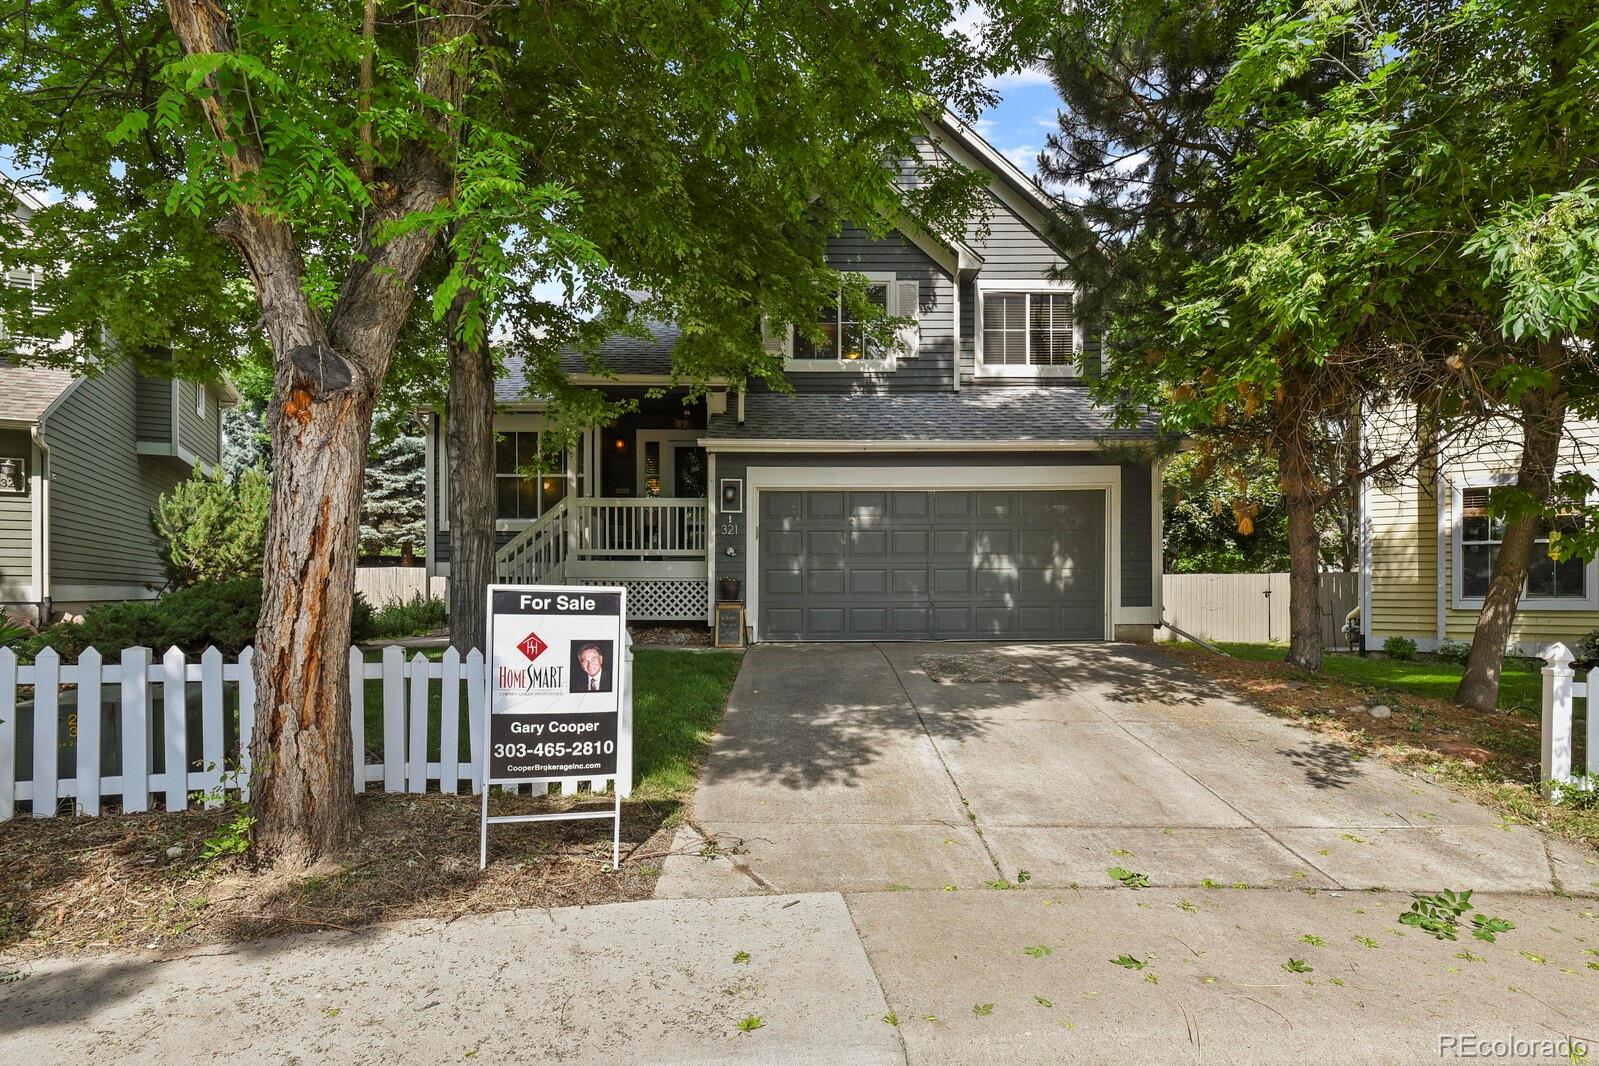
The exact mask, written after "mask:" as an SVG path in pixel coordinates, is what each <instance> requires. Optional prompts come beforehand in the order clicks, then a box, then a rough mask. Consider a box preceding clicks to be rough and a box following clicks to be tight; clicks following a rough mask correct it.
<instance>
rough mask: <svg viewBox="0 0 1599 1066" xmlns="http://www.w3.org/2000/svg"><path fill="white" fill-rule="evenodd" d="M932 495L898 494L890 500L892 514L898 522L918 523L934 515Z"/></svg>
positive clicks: (917, 493) (920, 493)
mask: <svg viewBox="0 0 1599 1066" xmlns="http://www.w3.org/2000/svg"><path fill="white" fill-rule="evenodd" d="M930 495H931V494H930V493H926V492H896V493H894V494H893V495H892V496H891V497H890V499H889V507H890V514H891V515H892V517H893V519H894V521H896V522H916V521H920V520H922V519H925V518H927V517H929V515H930V514H931V513H932V510H931V509H932V504H931V502H930V499H929V497H930Z"/></svg>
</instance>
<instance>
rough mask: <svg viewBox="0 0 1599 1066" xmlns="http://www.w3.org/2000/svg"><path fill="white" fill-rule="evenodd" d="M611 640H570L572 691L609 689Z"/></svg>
mask: <svg viewBox="0 0 1599 1066" xmlns="http://www.w3.org/2000/svg"><path fill="white" fill-rule="evenodd" d="M611 643H612V642H611V641H609V640H574V641H573V642H572V670H571V675H570V676H571V678H572V691H573V692H609V691H611Z"/></svg>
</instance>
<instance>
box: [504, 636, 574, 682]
mask: <svg viewBox="0 0 1599 1066" xmlns="http://www.w3.org/2000/svg"><path fill="white" fill-rule="evenodd" d="M549 647H550V646H549V645H548V644H546V643H544V641H543V639H541V638H540V637H539V635H538V634H537V633H529V634H528V635H527V636H525V637H523V638H522V639H521V640H520V641H518V642H517V644H516V650H517V651H519V652H521V653H522V654H523V655H525V656H527V660H528V665H527V666H524V667H522V668H521V669H516V668H513V667H509V666H502V667H500V668H499V671H498V675H497V676H496V678H495V681H496V684H497V685H498V687H499V689H500V691H501V692H521V693H529V692H563V691H565V689H566V679H565V677H564V676H563V675H564V674H565V673H566V667H565V666H563V665H561V664H560V663H555V662H551V663H546V664H545V665H544V666H538V665H535V664H536V663H537V662H538V658H539V656H541V655H543V654H544V653H545V652H546V651H548V650H549Z"/></svg>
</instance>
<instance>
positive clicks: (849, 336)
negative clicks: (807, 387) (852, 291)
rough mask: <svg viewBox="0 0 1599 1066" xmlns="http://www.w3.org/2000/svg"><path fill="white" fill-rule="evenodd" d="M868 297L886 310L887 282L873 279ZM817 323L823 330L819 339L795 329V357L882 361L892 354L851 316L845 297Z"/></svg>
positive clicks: (803, 358) (798, 358)
mask: <svg viewBox="0 0 1599 1066" xmlns="http://www.w3.org/2000/svg"><path fill="white" fill-rule="evenodd" d="M866 299H867V300H868V301H869V302H870V303H871V304H872V305H873V306H874V307H880V308H882V309H883V310H884V311H887V310H888V282H886V281H882V282H873V283H872V284H870V285H868V286H867V287H866ZM816 325H817V328H818V329H820V330H821V333H822V339H821V340H820V341H814V340H812V339H811V338H810V337H808V336H806V335H805V334H804V333H802V332H800V331H799V330H795V332H794V354H793V356H792V358H793V359H794V360H796V361H800V360H812V361H815V360H823V361H826V362H839V361H843V362H856V361H858V360H862V359H877V360H882V359H887V358H888V357H889V353H888V352H887V351H885V350H884V349H883V346H882V344H881V342H879V341H878V340H876V339H875V338H872V337H869V336H867V331H866V327H865V325H864V324H863V323H861V322H858V321H856V320H855V319H854V318H852V317H851V312H850V309H849V308H848V307H846V306H845V305H844V301H843V299H839V300H838V301H836V302H835V303H834V304H833V305H832V306H830V307H828V308H825V309H824V310H823V311H822V314H821V317H820V318H819V319H818V320H817V323H816Z"/></svg>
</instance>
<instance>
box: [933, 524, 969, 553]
mask: <svg viewBox="0 0 1599 1066" xmlns="http://www.w3.org/2000/svg"><path fill="white" fill-rule="evenodd" d="M933 555H934V556H936V557H938V558H940V559H948V558H950V557H958V558H960V559H970V558H971V556H972V531H971V530H969V529H934V530H933Z"/></svg>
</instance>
